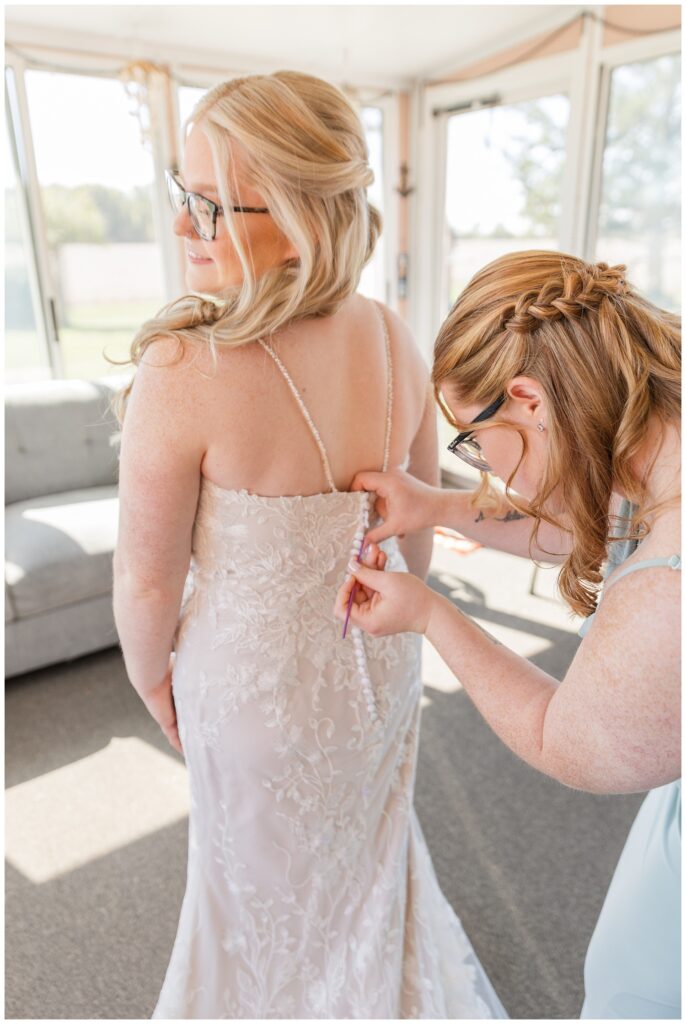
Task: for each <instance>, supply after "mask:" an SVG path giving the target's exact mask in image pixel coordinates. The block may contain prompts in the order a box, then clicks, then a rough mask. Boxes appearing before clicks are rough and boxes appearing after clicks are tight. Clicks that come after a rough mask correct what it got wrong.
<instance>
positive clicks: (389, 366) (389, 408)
mask: <svg viewBox="0 0 686 1024" xmlns="http://www.w3.org/2000/svg"><path fill="white" fill-rule="evenodd" d="M374 305H375V307H376V310H377V312H378V314H379V316H380V317H381V326H382V328H383V337H384V344H385V346H386V431H385V436H384V447H383V469H382V472H383V473H385V472H386V471H387V470H388V460H389V458H390V454H391V426H392V423H393V359H392V357H391V339H390V335H389V333H388V324H387V323H386V317H385V316H384V312H383V309H382V308H381V304H380V303H379V302H377V301H376V300H374Z"/></svg>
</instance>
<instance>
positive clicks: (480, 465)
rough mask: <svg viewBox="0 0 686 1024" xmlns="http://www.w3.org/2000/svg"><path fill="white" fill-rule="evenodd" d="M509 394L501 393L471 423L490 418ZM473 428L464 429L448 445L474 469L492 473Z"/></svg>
mask: <svg viewBox="0 0 686 1024" xmlns="http://www.w3.org/2000/svg"><path fill="white" fill-rule="evenodd" d="M506 398H507V395H501V397H500V398H496V400H495V402H492V403H491V404H490V405H489V406H487V407H486V408H485V409H484V410H483V412H480V413H479V415H478V416H476V417H475V418H474V419H473V420H470V423H482V422H483V420H487V419H490V418H491V416H494V415H495V413H496V412H497V411H498V409H499V408H500V406H501V405H502V404H503V403H504V402H505V400H506ZM473 435H474V431H473V430H463V431H462V433H460V434H458V435H457V437H456V438H455V440H454V441H451V442H450V444H449V445H448V451H449V452H452V453H453V455H457V457H458V458H459V459H462V461H463V462H466V463H467V465H468V466H473V467H474V469H479V470H481V472H482V473H490V472H491V467H490V466H489V465H488V463H487V462H486V460H485V458H484V456H483V452H482V451H481V445H480V444H479V442H478V441H475V440H474V437H473Z"/></svg>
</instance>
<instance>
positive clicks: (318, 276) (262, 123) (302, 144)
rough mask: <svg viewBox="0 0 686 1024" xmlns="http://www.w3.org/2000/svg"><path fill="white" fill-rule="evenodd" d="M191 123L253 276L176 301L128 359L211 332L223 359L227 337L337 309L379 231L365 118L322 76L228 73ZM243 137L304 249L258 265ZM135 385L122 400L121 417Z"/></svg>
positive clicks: (271, 204) (253, 334)
mask: <svg viewBox="0 0 686 1024" xmlns="http://www.w3.org/2000/svg"><path fill="white" fill-rule="evenodd" d="M190 123H193V124H196V125H197V126H198V127H199V128H201V129H202V131H204V132H205V134H206V136H207V139H208V141H209V144H210V148H211V151H212V158H213V163H214V169H215V174H216V180H217V183H218V189H219V195H220V197H221V200H222V206H223V208H224V217H225V221H226V225H227V230H228V232H229V235H230V237H231V241H232V243H233V245H234V246H235V249H236V251H237V253H238V257H239V259H240V262H241V265H242V269H243V275H244V277H243V282H242V284H241V285H239V286H234V287H231V288H227V289H226V290H225V291H223V293H222V294H221V295H217V296H205V297H203V296H202V295H198V294H188V295H183V296H181V297H180V298H178V299H176V300H174V301H173V302H171V303H169V304H168V305H166V306H165V307H164V308H163V309H161V310H160V311H159V313H157V315H156V316H154V317H153V318H152V319H150V320H148V321H147V322H146V323H144V324H143V326H142V327H141V328H140V330H139V331H138V333H137V334H136V336H135V338H134V340H133V343H132V346H131V352H130V359H129V360H128V362H131V363H134V365H138V364H139V363H140V361H141V358H142V356H143V354H144V352H145V350H146V348H147V347H148V346H149V345H150V344H151V343H152V342H153V341H155V340H156V339H159V338H162V337H172V338H175V339H177V340H178V341H179V342H180V343H181V344H182V343H183V342H184V341H192V340H194V341H197V340H201V341H204V342H206V343H207V344H208V346H209V349H210V351H211V354H212V357H213V359H215V358H216V347H215V346H217V345H223V346H228V347H235V346H238V345H245V344H247V343H249V342H252V341H256V340H257V339H258V338H261V337H264V336H267V335H269V334H271V333H274V332H275V331H277V330H278V329H279V328H282V327H284V326H285V325H286V324H288V323H290V322H291V321H294V320H300V319H304V318H307V317H315V316H321V317H324V316H329V315H331V314H332V313H334V312H335V311H336V310H337V309H338V307H339V306H340V305H341V304H342V302H343V301H344V300H345V299H346V298H347V297H348V296H349V295H351V294H352V293H353V292H354V291H355V290H356V289H357V286H358V283H359V280H360V275H361V273H362V270H363V268H364V266H365V265H366V263H367V262H368V261H369V260H370V258H371V256H372V253H373V251H374V247H375V245H376V241H377V238H378V237H379V234H380V233H381V214H380V213H379V212H378V210H377V209H376V208H375V207H374V206H373V205H372V204H370V203H369V202H368V200H367V191H366V190H367V188H368V187H369V186H370V185H371V184H372V182H373V181H374V174H373V171H372V170H371V167H370V166H369V159H368V150H367V143H366V139H365V134H364V129H363V127H362V123H361V121H360V118H359V117H358V115H357V113H356V111H355V109H354V107H353V106H352V105H351V103H350V102H349V101H348V99H347V98H346V96H345V95H344V94H343V92H341V90H340V89H338V88H336V87H335V86H333V85H330V84H329V83H328V82H325V81H324V80H323V79H321V78H316V77H314V76H313V75H307V74H301V73H299V72H295V71H277V72H275V73H274V74H269V75H248V76H245V77H241V78H234V79H231V80H230V81H226V82H221V83H220V84H218V85H216V86H214V87H213V88H212V89H210V90H209V91H208V92H207V93H205V95H204V96H202V97H201V99H200V100H199V101H198V103H197V104H196V106H195V107H194V109H193V111H192V113H191V115H190V117H189V118H188V120H187V121H186V126H185V127H186V128H187V127H188V125H189V124H190ZM233 140H235V141H236V142H237V143H239V144H240V146H241V155H242V157H243V159H244V163H245V166H246V169H247V170H248V173H249V175H250V182H251V185H252V186H253V187H255V188H256V189H257V190H259V191H260V192H261V193H262V195H263V196H264V200H265V204H266V205H267V206H268V208H269V211H270V214H271V216H272V217H273V219H274V221H275V223H276V225H277V226H278V227H279V228H280V229H281V231H282V232H283V233H284V235H285V236H286V238H287V239H288V240H289V241H290V242H291V243H292V244H293V246H294V248H295V250H296V251H297V252H298V256H299V258H298V260H297V261H296V260H293V261H289V262H288V263H286V264H283V265H280V266H277V267H272V268H270V269H269V270H267V272H266V273H264V274H262V275H260V276H259V277H255V275H254V273H253V271H252V265H251V258H250V253H249V252H248V251H246V248H245V246H244V245H243V244H242V243H241V239H240V236H239V233H238V231H237V230H236V229H235V227H234V224H233V217H232V214H231V202H230V201H229V192H230V188H229V186H230V185H231V184H232V183H233V182H232V178H231V170H230V169H231V168H232V166H233V161H232V160H231V158H230V144H231V142H232V141H233ZM214 299H217V300H219V301H213V300H214ZM131 386H132V384H131V383H129V384H128V386H127V387H125V388H124V389H123V390H122V391H121V392H119V394H118V395H117V396H116V399H115V402H114V408H115V412H116V414H117V417H118V418H119V421H120V422H122V421H123V417H124V413H125V408H126V400H127V398H128V395H129V393H130V390H131Z"/></svg>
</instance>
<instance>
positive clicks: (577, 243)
mask: <svg viewBox="0 0 686 1024" xmlns="http://www.w3.org/2000/svg"><path fill="white" fill-rule="evenodd" d="M602 32H603V26H602V24H600V23H599V22H598V21H596V19H595V18H590V17H586V18H584V26H583V32H582V36H581V41H580V43H579V47H578V49H577V50H576V52H575V54H574V63H573V65H572V81H571V88H570V97H569V98H570V116H569V125H568V128H567V159H566V162H565V175H564V179H563V182H562V197H563V203H562V217H561V225H560V248H561V249H562V251H563V252H570V253H572V254H573V255H575V256H582V257H583V256H585V255H586V249H587V234H588V228H589V202H590V196H591V193H592V191H593V179H594V166H595V161H596V160H597V158H598V154H600V159H601V160H602V148H603V136H604V131H605V124H604V120H602V124H601V119H600V118H599V109H598V107H599V100H600V67H599V59H600V50H601V47H602Z"/></svg>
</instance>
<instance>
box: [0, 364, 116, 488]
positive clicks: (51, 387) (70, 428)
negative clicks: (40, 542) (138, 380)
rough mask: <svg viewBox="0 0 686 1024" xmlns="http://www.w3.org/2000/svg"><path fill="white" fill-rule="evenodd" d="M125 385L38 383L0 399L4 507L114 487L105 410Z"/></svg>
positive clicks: (110, 426) (112, 424) (16, 387)
mask: <svg viewBox="0 0 686 1024" xmlns="http://www.w3.org/2000/svg"><path fill="white" fill-rule="evenodd" d="M127 379H128V377H127V375H123V376H122V375H117V376H116V377H112V378H103V379H101V380H93V381H87V380H44V381H32V382H31V383H26V384H11V385H9V386H8V387H7V389H6V393H5V396H6V397H5V503H6V504H10V503H11V502H16V501H24V500H25V499H27V498H34V497H38V496H40V495H44V494H59V493H61V492H63V491H72V490H77V489H79V488H82V487H98V486H103V485H105V484H114V483H116V481H117V474H118V447H117V445H116V444H114V443H113V441H114V438H115V437H116V435H117V434H118V432H119V425H118V423H117V420H116V418H115V416H114V414H113V413H112V412H111V411H110V409H109V404H110V401H111V399H112V398H113V396H114V394H115V392H116V391H117V390H119V388H120V387H121V386H122V385H123V383H124V382H125V381H126V380H127Z"/></svg>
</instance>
